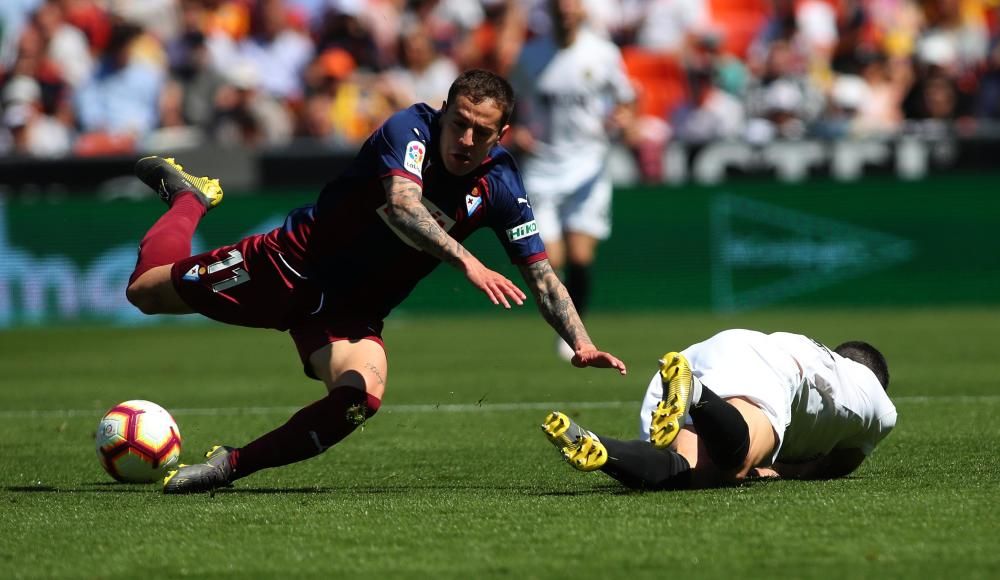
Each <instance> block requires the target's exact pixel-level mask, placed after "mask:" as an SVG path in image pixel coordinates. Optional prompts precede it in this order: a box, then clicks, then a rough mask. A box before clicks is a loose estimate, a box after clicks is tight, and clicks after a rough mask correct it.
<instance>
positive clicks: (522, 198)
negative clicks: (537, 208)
mask: <svg viewBox="0 0 1000 580" xmlns="http://www.w3.org/2000/svg"><path fill="white" fill-rule="evenodd" d="M517 203H523V204H524V205H526V206H528V207H531V204H530V203H528V199H527V198H524V197H519V198H517Z"/></svg>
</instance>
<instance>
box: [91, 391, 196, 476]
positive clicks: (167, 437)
mask: <svg viewBox="0 0 1000 580" xmlns="http://www.w3.org/2000/svg"><path fill="white" fill-rule="evenodd" d="M96 439H97V458H98V459H99V460H100V462H101V467H103V468H104V470H105V471H107V472H108V474H109V475H111V477H113V478H115V479H117V480H118V481H123V482H129V483H150V482H153V481H156V480H157V479H161V478H163V477H164V476H165V475H166V473H167V471H168V470H169V469H170V468H172V467H174V466H175V465H176V464H177V460H178V459H179V458H180V456H181V433H180V430H178V428H177V422H176V421H174V418H173V417H171V416H170V413H168V412H167V411H166V409H164V408H163V407H161V406H159V405H157V404H156V403H151V402H149V401H141V400H135V401H125V402H124V403H119V404H117V405H115V406H114V407H111V409H110V410H108V412H107V413H105V414H104V417H102V418H101V422H100V423H99V424H98V425H97V437H96Z"/></svg>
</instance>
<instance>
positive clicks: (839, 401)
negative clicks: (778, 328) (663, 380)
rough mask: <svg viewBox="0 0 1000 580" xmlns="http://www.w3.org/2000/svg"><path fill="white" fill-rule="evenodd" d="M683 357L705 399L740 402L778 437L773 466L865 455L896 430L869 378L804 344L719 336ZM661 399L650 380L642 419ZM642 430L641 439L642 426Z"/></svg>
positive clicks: (743, 334) (791, 337)
mask: <svg viewBox="0 0 1000 580" xmlns="http://www.w3.org/2000/svg"><path fill="white" fill-rule="evenodd" d="M683 354H684V356H685V357H686V358H687V359H688V362H689V363H690V364H691V372H692V373H693V374H694V375H695V376H696V377H698V378H699V379H700V380H701V382H702V384H704V385H705V386H707V387H708V388H710V389H712V392H714V393H715V394H717V395H718V396H719V397H722V398H728V397H745V398H747V399H748V400H750V401H751V402H753V403H754V404H756V405H757V406H758V407H759V408H760V409H761V411H763V412H764V415H765V416H767V418H768V420H769V421H770V422H771V425H772V426H773V427H774V432H775V433H776V434H777V436H778V444H777V446H776V447H775V450H774V454H773V455H772V456H771V461H772V462H774V461H784V462H797V461H805V460H808V459H812V458H815V457H817V456H820V455H825V454H827V453H829V452H830V451H832V450H834V449H860V450H861V451H862V452H863V453H865V454H866V455H867V454H869V453H871V451H872V449H874V448H875V445H876V444H878V442H879V441H881V440H882V439H883V438H884V437H885V436H886V435H888V434H889V431H890V430H892V428H893V427H894V426H895V425H896V407H895V406H894V405H893V404H892V401H890V400H889V397H888V395H886V393H885V390H884V389H883V388H882V386H881V384H879V382H878V379H876V378H875V375H874V373H872V372H871V370H869V369H868V368H867V367H866V366H864V365H862V364H859V363H856V362H854V361H852V360H849V359H846V358H844V357H842V356H840V355H839V354H837V353H835V352H833V351H831V350H830V349H828V348H827V347H825V346H823V345H821V344H819V343H818V342H816V341H814V340H812V339H810V338H809V337H806V336H802V335H800V334H790V333H787V332H776V333H773V334H764V333H761V332H756V331H753V330H726V331H723V332H720V333H719V334H716V335H715V336H713V337H711V338H709V339H708V340H706V341H704V342H700V343H698V344H695V345H692V346H690V347H688V348H687V349H685V350H684V351H683ZM654 383H655V386H656V388H655V389H654V388H653V387H654ZM654 391H657V392H654ZM661 396H662V387H661V386H660V381H659V375H657V376H655V377H654V380H653V381H652V382H651V383H650V389H649V390H648V391H647V394H646V399H645V400H644V402H643V410H642V414H643V417H645V416H646V415H648V414H650V413H651V412H652V410H653V408H654V407H655V406H656V403H657V402H658V401H659V398H660V397H661ZM654 397H655V399H656V400H652V398H654ZM651 400H652V401H651ZM647 407H648V408H647ZM643 423H644V427H645V430H646V433H645V438H646V439H648V438H649V434H648V424H649V419H643ZM696 427H697V426H696Z"/></svg>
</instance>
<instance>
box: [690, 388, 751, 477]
mask: <svg viewBox="0 0 1000 580" xmlns="http://www.w3.org/2000/svg"><path fill="white" fill-rule="evenodd" d="M688 414H690V415H691V418H692V419H694V422H695V428H696V429H697V431H698V437H699V438H700V439H701V440H702V441H703V442H704V443H705V448H706V449H707V450H708V456H709V457H711V458H712V462H713V463H715V465H716V466H717V467H719V469H723V470H729V469H736V468H737V467H740V466H741V465H743V461H744V460H745V459H746V456H747V453H748V452H749V451H750V427H749V426H747V422H746V421H745V420H744V419H743V415H741V414H740V412H739V411H738V410H736V407H734V406H732V405H730V404H729V403H727V402H726V401H724V400H722V399H720V398H719V396H718V395H716V394H715V393H713V392H712V390H711V389H709V388H708V387H707V386H705V385H702V388H701V400H700V401H698V402H697V403H695V404H694V405H691V408H690V409H688Z"/></svg>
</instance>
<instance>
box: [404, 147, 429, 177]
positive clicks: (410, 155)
mask: <svg viewBox="0 0 1000 580" xmlns="http://www.w3.org/2000/svg"><path fill="white" fill-rule="evenodd" d="M425 152H426V148H425V147H424V144H423V143H421V142H420V141H410V142H409V143H407V144H406V153H405V154H404V155H403V169H406V170H407V171H409V172H410V173H412V174H414V175H416V176H417V177H420V176H421V175H420V170H421V168H422V167H423V165H424V153H425Z"/></svg>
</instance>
